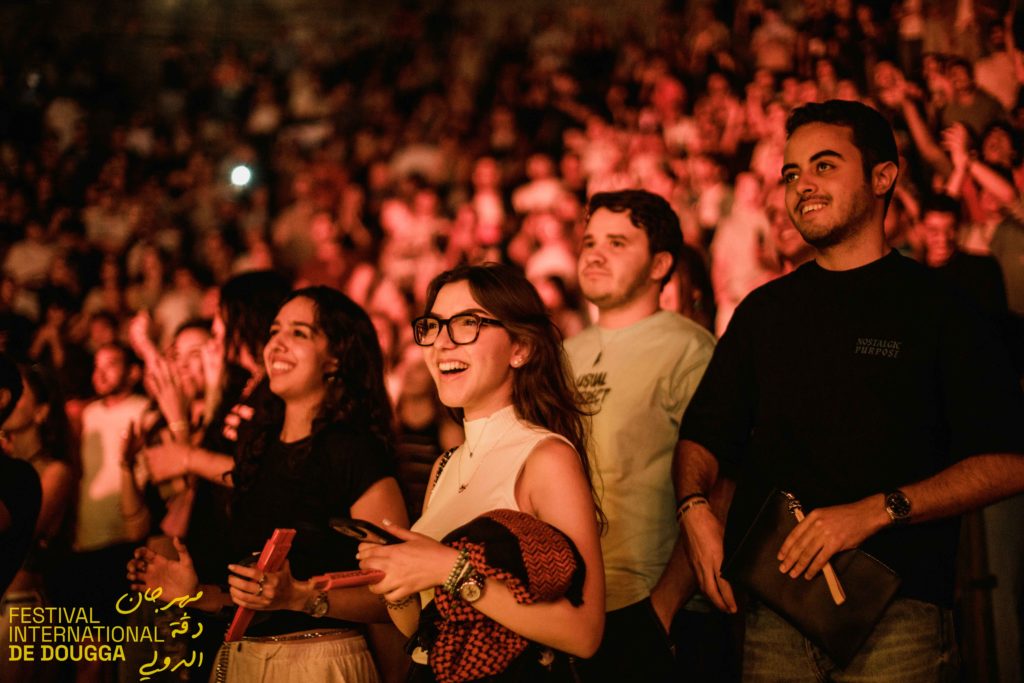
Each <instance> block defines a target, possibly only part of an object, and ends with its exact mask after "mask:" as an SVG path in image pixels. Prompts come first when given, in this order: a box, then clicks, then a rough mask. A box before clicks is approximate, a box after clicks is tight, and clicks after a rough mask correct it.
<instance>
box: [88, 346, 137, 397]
mask: <svg viewBox="0 0 1024 683" xmlns="http://www.w3.org/2000/svg"><path fill="white" fill-rule="evenodd" d="M129 381H130V376H129V369H128V367H127V366H126V364H125V358H124V353H123V352H122V351H121V349H119V348H117V347H114V346H104V347H103V348H101V349H99V350H98V351H97V352H96V356H95V357H94V359H93V371H92V387H93V389H95V390H96V395H97V396H99V397H100V398H106V397H108V396H112V395H114V394H119V393H121V392H122V391H125V390H126V389H127V388H128V384H129Z"/></svg>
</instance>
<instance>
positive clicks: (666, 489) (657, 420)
mask: <svg viewBox="0 0 1024 683" xmlns="http://www.w3.org/2000/svg"><path fill="white" fill-rule="evenodd" d="M714 346H715V340H714V337H712V336H711V334H710V333H709V332H708V331H707V330H705V329H704V328H702V327H700V326H699V325H697V324H696V323H694V322H693V321H691V320H688V319H686V318H684V317H682V316H681V315H678V314H677V313H672V312H670V311H658V312H657V313H655V314H654V315H651V316H649V317H647V318H644V319H643V320H641V321H640V322H638V323H635V324H633V325H630V326H629V327H624V328H620V329H615V330H605V329H601V328H600V327H599V326H597V325H594V326H591V327H589V328H587V329H586V330H584V331H583V332H581V333H580V334H578V335H577V336H575V337H573V338H572V339H569V340H568V341H566V343H565V348H566V351H567V352H568V354H569V359H570V361H571V362H572V367H573V376H574V377H575V379H576V385H577V387H578V388H579V389H580V391H581V393H582V394H583V395H584V397H585V398H586V399H587V400H588V401H589V404H590V408H591V409H592V410H595V411H596V413H595V414H594V416H593V418H592V421H591V430H590V435H589V437H590V438H589V441H588V446H587V448H588V452H589V455H590V458H591V462H592V471H593V478H594V488H595V490H596V491H597V494H598V498H599V501H600V503H601V508H602V509H603V510H604V514H605V515H606V516H607V518H608V531H607V533H606V534H605V535H604V536H602V537H601V552H602V554H603V556H604V570H605V584H606V591H607V592H606V595H607V604H606V609H607V610H608V611H611V610H615V609H619V608H622V607H626V606H628V605H631V604H633V603H635V602H638V601H640V600H643V599H644V598H646V597H647V596H648V595H650V593H651V590H652V589H653V588H654V585H655V584H656V583H657V581H658V579H659V578H660V577H661V574H662V572H663V571H664V569H665V565H666V564H668V560H669V556H670V555H671V553H672V548H673V546H674V545H675V541H676V538H677V537H678V528H677V526H676V521H675V493H674V490H673V486H672V476H671V466H672V454H673V452H674V451H675V445H676V441H677V439H678V436H679V422H680V420H681V419H682V416H683V411H684V410H686V406H687V405H688V404H689V401H690V397H691V396H693V392H694V391H695V390H696V388H697V384H698V383H699V382H700V379H701V377H702V376H703V374H704V370H705V368H706V367H707V364H708V361H710V360H711V353H712V351H713V350H714Z"/></svg>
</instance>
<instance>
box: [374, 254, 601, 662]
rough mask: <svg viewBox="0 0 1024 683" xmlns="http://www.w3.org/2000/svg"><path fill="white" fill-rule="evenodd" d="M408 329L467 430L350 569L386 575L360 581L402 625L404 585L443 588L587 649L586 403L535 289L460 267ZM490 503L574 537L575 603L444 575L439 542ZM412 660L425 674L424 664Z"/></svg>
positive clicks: (410, 614) (411, 590)
mask: <svg viewBox="0 0 1024 683" xmlns="http://www.w3.org/2000/svg"><path fill="white" fill-rule="evenodd" d="M413 333H414V339H415V341H416V343H417V344H419V345H420V346H422V347H424V348H423V351H424V358H425V360H426V362H427V366H428V368H429V370H430V373H431V375H432V376H433V378H434V381H435V382H436V384H437V387H438V392H439V394H440V397H441V401H442V402H443V403H444V404H445V405H446V406H448V407H449V408H451V409H453V410H454V412H455V413H456V414H457V415H458V417H460V418H461V419H462V420H463V421H464V426H465V432H466V441H465V443H463V444H462V445H461V446H459V447H458V448H457V449H455V450H454V451H453V452H450V453H449V454H446V455H445V456H442V457H441V458H439V459H438V463H437V464H435V465H434V471H433V473H432V474H431V482H432V487H431V488H430V489H429V491H428V493H427V496H426V500H425V502H424V506H423V507H424V512H423V516H422V517H421V518H420V519H419V521H418V522H417V523H416V524H415V525H414V526H413V532H409V531H405V530H402V529H395V528H393V527H392V528H389V529H390V530H392V531H393V532H394V534H395V535H396V536H398V537H399V538H400V539H401V540H402V541H404V542H403V543H400V544H394V545H388V546H374V545H371V544H366V543H364V544H363V545H361V546H360V549H359V558H360V560H361V563H360V564H361V566H362V567H363V568H364V569H377V570H381V571H384V572H385V578H384V579H383V580H382V581H380V582H379V583H377V584H375V585H373V586H372V587H371V590H373V591H374V592H377V593H380V594H382V595H383V596H384V597H385V598H386V600H387V601H388V606H389V608H391V615H392V618H393V619H394V621H395V623H396V624H397V625H398V626H399V628H401V629H402V630H403V631H404V632H405V633H407V634H411V633H413V632H414V631H415V630H416V629H417V628H418V627H420V626H423V625H422V624H419V616H420V610H419V601H417V600H412V599H410V596H416V594H417V593H420V592H424V593H426V592H429V591H431V590H432V589H436V590H442V588H441V587H443V586H445V587H447V588H449V589H450V592H451V594H452V595H453V596H454V595H456V594H457V595H459V596H461V598H462V599H464V600H465V601H466V602H470V603H471V605H472V607H473V608H475V609H476V610H478V611H479V612H481V613H483V614H484V615H486V616H487V617H489V618H490V619H492V620H493V621H494V622H497V623H498V624H500V625H502V626H505V627H507V628H508V629H510V630H511V631H513V632H514V633H515V634H518V635H520V636H522V637H524V638H526V639H528V640H529V641H532V642H534V643H538V644H541V645H544V646H548V647H550V648H553V649H555V650H558V651H561V652H564V653H569V654H572V655H577V656H582V657H587V656H590V655H591V654H592V653H593V652H594V650H595V649H596V648H597V645H598V643H599V642H600V639H601V633H602V629H603V623H604V572H603V567H602V564H601V552H600V545H599V540H598V538H599V531H600V522H599V513H598V510H597V507H596V505H595V502H594V498H593V491H592V488H591V485H590V478H589V470H588V466H587V457H586V451H585V446H584V428H583V413H582V412H581V410H580V408H579V407H578V404H577V402H576V399H575V392H574V389H573V385H572V382H571V378H570V375H569V372H568V369H567V364H566V361H565V359H564V356H563V352H562V346H561V341H560V337H559V334H558V331H557V329H556V328H555V327H554V325H553V324H552V322H551V321H550V320H549V319H548V317H547V316H546V315H545V312H544V306H543V303H542V302H541V300H540V297H539V296H538V295H537V292H536V290H535V289H534V288H533V286H532V285H530V283H529V282H528V281H527V280H526V279H525V278H524V277H523V276H522V275H521V274H519V272H518V271H516V270H515V269H513V268H511V267H508V266H504V265H498V264H488V265H483V266H461V267H459V268H456V269H454V270H451V271H448V272H445V273H442V274H441V275H439V276H438V277H437V278H435V279H434V281H433V282H432V283H431V284H430V287H429V290H428V293H427V300H426V313H425V315H424V316H422V317H420V318H417V319H416V320H415V321H413ZM499 509H507V510H513V511H521V512H524V513H528V514H529V515H532V516H533V517H535V518H538V519H540V520H541V521H543V522H546V523H547V524H549V525H551V526H553V527H555V528H556V529H558V530H560V531H561V532H563V533H564V534H565V536H567V537H568V538H569V539H570V540H571V541H572V543H573V544H575V546H576V549H577V550H578V551H579V554H580V557H581V558H582V563H583V564H584V565H585V581H584V583H583V593H582V597H583V600H582V603H579V604H577V605H575V606H574V605H573V604H572V603H570V601H569V600H567V599H565V598H561V599H556V600H552V601H543V602H535V603H533V604H521V603H520V602H517V600H516V599H515V597H514V596H513V594H512V592H511V591H510V589H509V588H508V586H507V585H506V584H505V583H503V582H500V581H497V580H495V579H494V578H487V579H486V580H484V581H481V582H480V584H479V585H477V586H475V587H473V588H474V590H472V591H470V593H469V594H467V593H466V592H464V591H461V590H459V591H455V590H451V589H453V588H454V586H451V585H448V586H446V584H451V583H452V581H451V579H452V578H453V576H454V575H456V574H459V571H458V570H459V562H460V553H459V552H458V551H456V550H455V549H454V548H452V547H449V546H446V545H443V544H441V543H440V542H439V540H440V539H442V538H443V537H445V536H446V535H447V534H448V533H449V532H451V531H452V530H453V529H456V528H459V527H462V526H463V525H465V524H466V523H468V522H470V521H471V520H474V519H475V518H477V517H479V516H480V515H482V514H484V513H487V512H489V511H493V510H499ZM466 573H467V572H466V571H463V572H462V574H466ZM477 589H479V590H477ZM428 613H430V611H429V610H428V611H426V612H424V613H423V614H428ZM529 655H530V651H527V653H526V654H524V655H523V656H524V657H526V656H529ZM415 660H416V657H415V656H414V661H415ZM417 671H418V673H419V675H421V676H423V679H424V680H429V679H430V678H431V674H430V672H429V670H426V668H425V667H424V668H422V669H417ZM526 679H527V680H529V679H530V675H529V674H528V675H527V678H526Z"/></svg>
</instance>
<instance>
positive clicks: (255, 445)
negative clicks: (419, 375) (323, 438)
mask: <svg viewBox="0 0 1024 683" xmlns="http://www.w3.org/2000/svg"><path fill="white" fill-rule="evenodd" d="M300 298H304V299H309V300H310V301H312V302H313V309H314V324H315V325H316V326H317V327H318V328H319V329H320V330H321V331H322V332H323V334H324V336H325V337H326V338H327V348H328V353H329V354H330V355H331V357H332V358H333V359H334V360H335V361H337V366H338V367H337V369H335V370H334V371H333V372H331V373H329V374H327V375H325V376H324V385H325V388H326V391H325V393H324V400H323V402H322V403H321V404H320V407H319V408H318V409H317V413H316V416H315V417H314V418H313V432H312V436H313V437H314V438H313V439H310V443H312V442H313V441H315V437H316V435H317V434H319V433H320V432H321V431H323V430H324V429H326V428H327V427H329V426H330V425H332V424H336V423H345V424H351V425H357V426H361V427H362V426H365V427H367V428H369V430H370V432H371V433H373V434H374V435H375V436H376V437H377V438H378V439H379V440H380V441H381V443H382V444H384V446H385V448H386V450H387V452H388V453H389V455H390V454H391V452H392V432H391V425H392V422H391V420H392V415H391V402H390V401H389V399H388V394H387V390H386V388H385V386H384V359H383V355H382V353H381V350H380V343H379V342H378V340H377V331H376V330H375V329H374V327H373V323H372V322H371V321H370V317H369V316H368V315H367V314H366V312H365V311H364V310H363V309H362V308H360V307H359V305H358V304H356V303H355V302H354V301H352V299H350V298H348V297H347V296H345V295H344V294H342V293H341V292H339V291H338V290H336V289H332V288H331V287H323V286H317V287H306V288H304V289H299V290H296V291H294V292H292V293H291V294H290V295H288V297H287V298H285V300H284V301H283V302H281V304H280V306H279V307H278V308H279V309H280V307H281V306H284V304H286V303H288V302H289V301H292V300H294V299H300ZM267 327H268V330H269V323H268V326H267ZM266 334H267V330H265V331H264V336H266ZM268 393H269V392H268ZM283 421H284V401H282V400H281V399H280V398H278V397H277V396H273V395H272V394H271V395H270V396H269V397H268V400H267V402H266V403H265V404H264V405H261V406H258V407H257V409H256V415H255V417H254V418H253V422H252V430H251V435H250V438H248V439H241V440H240V441H241V443H240V445H239V462H238V466H237V467H236V468H235V472H234V475H233V477H234V480H235V486H236V487H237V488H239V489H240V490H241V491H243V492H244V491H245V490H246V489H247V488H248V486H249V485H251V483H252V481H253V477H254V475H255V472H256V470H257V469H258V466H259V458H260V456H261V455H262V454H263V453H264V452H265V451H266V446H267V443H268V439H272V438H277V435H278V434H279V433H280V430H281V425H282V423H283ZM306 454H308V449H307V450H306V451H302V452H300V453H299V457H300V458H301V457H305V455H306Z"/></svg>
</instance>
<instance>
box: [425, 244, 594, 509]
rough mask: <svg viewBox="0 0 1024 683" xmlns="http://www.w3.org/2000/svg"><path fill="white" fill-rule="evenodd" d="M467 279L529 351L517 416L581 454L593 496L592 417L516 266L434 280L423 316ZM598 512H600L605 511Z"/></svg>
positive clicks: (479, 268)
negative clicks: (589, 445)
mask: <svg viewBox="0 0 1024 683" xmlns="http://www.w3.org/2000/svg"><path fill="white" fill-rule="evenodd" d="M463 281H465V282H467V283H468V284H469V291H470V292H471V293H472V295H473V298H474V299H475V300H476V301H477V303H479V304H480V305H481V306H482V307H483V308H485V309H487V310H488V311H489V312H491V313H492V314H493V315H494V316H495V317H497V318H498V319H499V320H501V322H502V324H504V326H505V329H506V330H507V331H508V333H509V335H510V336H511V337H512V339H513V340H514V341H517V342H522V343H525V344H526V345H528V347H529V349H530V353H529V357H528V359H527V361H526V363H524V364H523V365H522V366H520V367H519V368H517V369H516V370H515V371H514V372H513V380H512V405H513V406H514V407H515V411H516V415H518V416H519V418H520V419H522V420H525V421H527V422H531V423H533V424H535V425H539V426H541V427H543V428H545V429H547V430H549V431H552V432H554V433H555V434H559V435H561V436H564V437H565V438H566V439H568V440H569V443H571V444H572V446H573V448H575V449H576V452H577V453H578V454H579V456H580V462H581V463H582V465H583V470H584V472H586V475H587V482H588V484H589V485H590V487H591V494H592V495H593V484H592V483H591V479H590V459H589V458H588V457H587V444H586V428H585V424H584V422H585V420H586V418H588V417H589V415H590V414H589V413H588V412H587V411H586V410H585V409H584V408H583V405H584V403H583V401H582V400H581V399H580V396H579V392H578V391H577V390H576V384H575V382H573V378H572V373H571V372H570V369H569V359H568V357H567V356H566V355H565V351H564V350H563V348H562V333H561V332H559V330H558V327H556V326H555V324H554V322H552V320H551V318H549V317H548V315H547V313H546V312H545V310H544V303H543V302H542V301H541V299H540V295H539V294H537V290H536V289H534V287H533V285H532V284H530V281H529V280H527V279H526V277H524V276H523V274H522V273H520V272H519V271H518V270H517V269H515V268H513V267H512V266H507V265H504V264H500V263H485V264H483V265H463V266H459V267H457V268H453V269H452V270H448V271H445V272H444V273H441V274H440V275H438V276H437V277H435V278H434V279H433V280H432V281H431V283H430V286H429V287H428V288H427V300H426V305H425V307H424V313H425V314H426V313H430V309H431V308H433V306H434V301H436V300H437V294H438V292H440V291H441V288H442V287H444V286H445V285H447V284H451V283H453V282H463ZM452 413H453V415H454V417H455V418H456V420H458V421H460V422H461V421H462V418H463V412H462V410H461V409H458V408H456V409H452ZM593 497H594V503H595V505H597V498H596V496H593ZM598 511H599V514H600V507H598ZM601 519H602V521H603V516H602V518H601Z"/></svg>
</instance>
